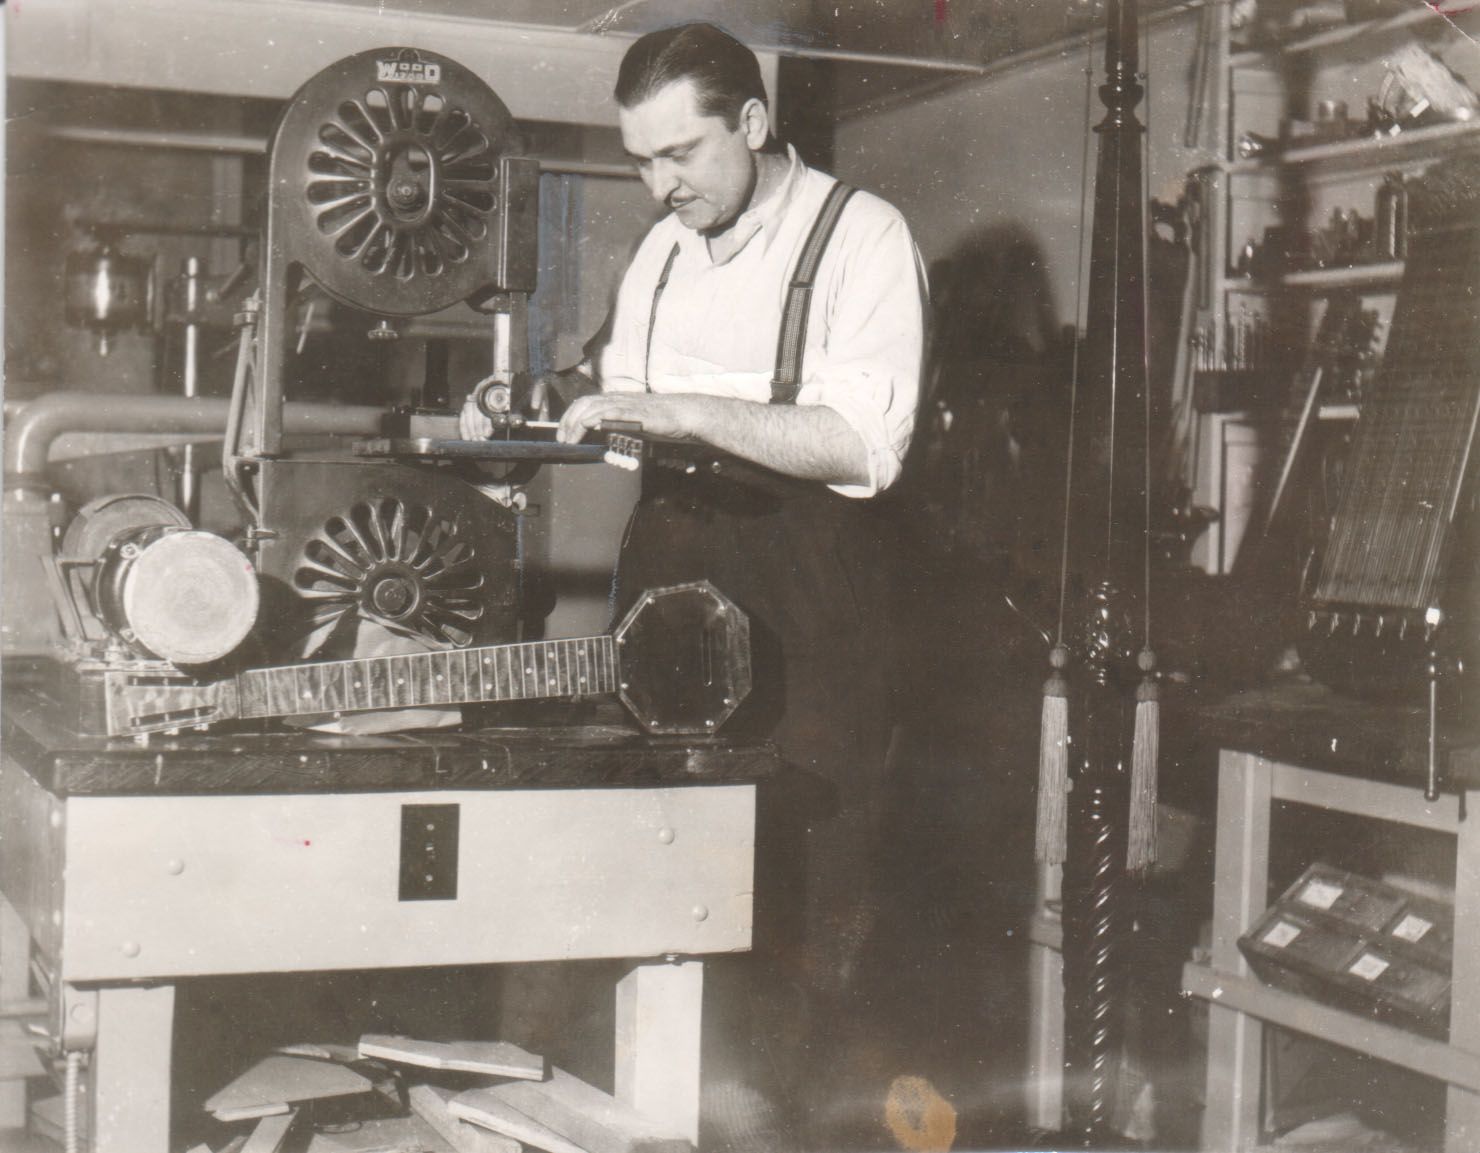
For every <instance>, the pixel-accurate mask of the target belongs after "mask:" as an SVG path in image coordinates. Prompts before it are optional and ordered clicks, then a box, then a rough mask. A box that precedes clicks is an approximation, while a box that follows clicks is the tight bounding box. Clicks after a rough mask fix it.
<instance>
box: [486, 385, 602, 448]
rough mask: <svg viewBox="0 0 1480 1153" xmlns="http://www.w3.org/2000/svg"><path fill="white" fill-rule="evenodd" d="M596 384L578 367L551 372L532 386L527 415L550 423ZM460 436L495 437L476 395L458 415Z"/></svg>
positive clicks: (525, 402) (525, 403)
mask: <svg viewBox="0 0 1480 1153" xmlns="http://www.w3.org/2000/svg"><path fill="white" fill-rule="evenodd" d="M595 387H596V385H595V384H594V383H593V382H592V380H591V378H590V377H589V376H587V375H586V374H585V373H584V372H582V371H581V369H580V368H579V367H576V368H569V369H566V370H564V371H562V372H549V373H546V374H545V375H544V376H541V377H538V378H537V379H536V380H535V381H534V383H532V384H531V385H530V386H529V393H528V395H527V396H526V397H525V401H524V414H525V416H527V417H529V418H530V419H531V420H549V419H550V417H551V415H552V414H553V415H557V416H558V415H559V414H560V413H562V412H563V411H564V410H565V406H566V405H568V404H569V403H570V402H571V400H572V399H573V398H574V397H577V396H579V395H581V394H583V393H588V392H590V391H592V390H593V389H594V388H595ZM457 428H458V434H459V435H460V436H461V437H462V438H463V440H487V439H488V438H489V437H490V436H492V435H493V421H491V420H489V419H488V416H487V415H486V414H485V413H484V412H483V410H482V409H481V408H479V407H478V401H477V396H476V394H475V393H470V394H469V395H468V399H467V400H465V401H464V402H463V406H462V411H461V412H460V413H458V415H457Z"/></svg>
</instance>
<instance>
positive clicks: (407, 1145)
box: [303, 1115, 457, 1153]
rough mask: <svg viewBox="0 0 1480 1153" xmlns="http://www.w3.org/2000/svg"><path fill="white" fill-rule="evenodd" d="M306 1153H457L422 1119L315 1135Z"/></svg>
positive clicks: (388, 1120) (386, 1120)
mask: <svg viewBox="0 0 1480 1153" xmlns="http://www.w3.org/2000/svg"><path fill="white" fill-rule="evenodd" d="M303 1153H457V1149H456V1147H455V1146H453V1145H451V1144H450V1143H449V1142H447V1141H446V1140H444V1139H443V1138H442V1136H441V1135H440V1134H438V1132H437V1131H436V1130H435V1129H434V1128H433V1127H432V1126H430V1125H428V1124H427V1123H426V1122H425V1121H423V1120H422V1119H421V1118H420V1117H417V1116H414V1115H413V1116H410V1117H376V1118H373V1119H371V1120H368V1121H362V1122H359V1123H358V1124H356V1125H354V1126H353V1127H352V1128H349V1129H334V1130H325V1131H323V1132H319V1133H315V1134H314V1135H313V1138H312V1140H310V1141H309V1143H308V1145H307V1147H306V1148H305V1149H304V1150H303Z"/></svg>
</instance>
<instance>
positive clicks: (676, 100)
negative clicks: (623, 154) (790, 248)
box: [617, 80, 766, 232]
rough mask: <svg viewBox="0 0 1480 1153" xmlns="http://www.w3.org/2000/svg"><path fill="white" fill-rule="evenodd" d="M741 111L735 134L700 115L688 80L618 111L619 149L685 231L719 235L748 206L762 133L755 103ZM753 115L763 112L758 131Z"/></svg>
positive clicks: (721, 123)
mask: <svg viewBox="0 0 1480 1153" xmlns="http://www.w3.org/2000/svg"><path fill="white" fill-rule="evenodd" d="M747 108H748V111H747V112H746V113H742V115H741V117H740V123H739V124H738V125H737V126H736V127H735V128H730V127H728V126H727V125H726V124H725V122H724V119H723V118H722V117H719V116H706V115H704V113H703V111H702V110H701V109H700V106H699V99H698V92H697V89H696V88H695V86H694V82H693V81H692V80H676V81H674V82H673V83H672V84H667V85H665V86H664V87H662V88H660V89H658V91H657V92H655V93H653V95H651V96H650V97H648V98H647V99H646V100H644V101H643V102H642V103H640V104H638V105H635V106H634V107H632V108H621V107H618V109H617V122H618V124H619V125H620V126H621V129H622V146H623V147H624V148H626V150H627V154H628V155H629V156H631V157H632V159H633V160H635V161H637V171H638V174H639V175H641V177H642V181H643V183H644V184H646V185H647V187H648V191H649V192H651V193H652V195H653V199H654V200H656V201H658V202H659V203H660V204H663V205H665V206H667V207H668V208H670V209H672V210H673V212H674V214H675V215H677V217H678V219H679V222H680V223H681V224H683V225H685V226H686V227H688V228H693V229H695V230H697V231H700V232H715V231H719V230H722V229H724V228H725V227H727V226H728V225H729V224H731V223H732V222H733V221H734V219H735V217H737V216H739V215H740V213H741V212H743V211H744V210H745V208H746V206H747V205H748V204H749V203H750V194H751V192H752V191H753V190H754V188H755V177H756V162H755V157H756V152H757V150H758V149H759V147H760V146H761V145H762V144H764V143H765V139H766V130H765V125H764V119H765V118H764V110H763V109H762V108H761V105H760V103H759V101H752V103H751V105H750V106H747ZM755 111H760V113H761V115H760V121H761V124H760V127H759V128H757V123H756V120H757V118H756V116H755V114H754V113H755ZM757 137H758V138H759V139H758V140H757ZM752 141H755V143H754V144H753V143H752Z"/></svg>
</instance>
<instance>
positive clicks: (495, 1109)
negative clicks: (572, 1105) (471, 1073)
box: [447, 1085, 589, 1153]
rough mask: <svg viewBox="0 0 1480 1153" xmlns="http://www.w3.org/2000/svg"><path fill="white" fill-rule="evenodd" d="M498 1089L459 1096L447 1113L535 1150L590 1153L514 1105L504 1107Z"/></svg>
mask: <svg viewBox="0 0 1480 1153" xmlns="http://www.w3.org/2000/svg"><path fill="white" fill-rule="evenodd" d="M497 1088H498V1086H496V1085H489V1086H487V1087H485V1088H482V1089H469V1090H468V1091H467V1092H465V1093H459V1094H458V1095H457V1096H456V1097H453V1098H452V1100H450V1101H449V1102H448V1103H447V1109H448V1111H449V1112H450V1113H451V1114H452V1115H453V1116H454V1117H457V1118H460V1119H461V1120H463V1121H467V1122H469V1123H470V1124H473V1125H481V1126H483V1128H485V1129H491V1130H493V1131H494V1132H495V1133H501V1134H503V1135H504V1136H505V1137H512V1138H514V1140H516V1141H519V1142H522V1143H523V1144H525V1145H529V1146H532V1147H533V1148H535V1149H543V1150H544V1151H545V1153H589V1151H588V1150H586V1149H582V1148H581V1147H580V1146H579V1145H577V1144H576V1143H575V1142H574V1141H570V1140H568V1139H567V1138H565V1137H562V1136H561V1135H560V1134H559V1133H557V1132H555V1130H553V1129H551V1128H550V1127H549V1126H547V1125H541V1124H540V1123H539V1122H538V1121H535V1120H533V1119H532V1118H530V1117H527V1116H525V1115H524V1114H523V1113H521V1112H519V1110H518V1109H515V1108H514V1107H513V1106H512V1105H505V1104H504V1103H503V1102H502V1101H501V1100H499V1099H498V1098H497V1097H494V1096H491V1094H492V1093H493V1091H494V1090H495V1089H497Z"/></svg>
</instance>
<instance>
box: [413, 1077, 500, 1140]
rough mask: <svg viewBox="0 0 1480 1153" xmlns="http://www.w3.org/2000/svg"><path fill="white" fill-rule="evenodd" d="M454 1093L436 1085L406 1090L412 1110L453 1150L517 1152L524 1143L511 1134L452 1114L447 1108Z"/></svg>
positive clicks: (455, 1094) (417, 1086)
mask: <svg viewBox="0 0 1480 1153" xmlns="http://www.w3.org/2000/svg"><path fill="white" fill-rule="evenodd" d="M455 1096H457V1093H456V1092H455V1091H454V1090H452V1089H443V1088H440V1087H439V1086H436V1085H413V1086H411V1089H410V1091H409V1092H408V1093H407V1098H408V1100H409V1101H410V1103H411V1108H412V1111H413V1112H415V1113H416V1115H417V1116H418V1117H420V1118H421V1119H422V1120H423V1121H425V1122H426V1123H427V1124H428V1125H430V1126H431V1127H432V1128H433V1129H435V1130H436V1131H437V1132H438V1134H440V1135H441V1137H442V1139H443V1140H444V1141H446V1142H447V1143H448V1144H449V1145H450V1146H452V1148H453V1149H454V1150H456V1153H521V1151H522V1150H523V1149H524V1146H523V1145H522V1144H520V1142H519V1141H518V1140H516V1139H515V1138H513V1137H508V1136H505V1135H504V1134H502V1133H495V1132H494V1131H493V1130H492V1129H485V1128H483V1127H482V1126H480V1125H473V1124H471V1123H469V1122H467V1121H464V1120H461V1119H460V1118H458V1117H455V1116H454V1115H453V1113H452V1111H451V1110H450V1109H449V1108H448V1103H449V1102H450V1101H451V1100H452V1098H454V1097H455Z"/></svg>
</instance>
